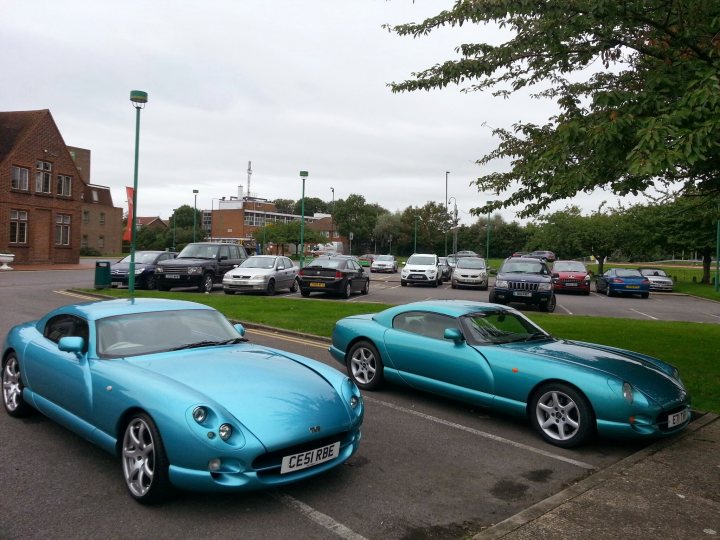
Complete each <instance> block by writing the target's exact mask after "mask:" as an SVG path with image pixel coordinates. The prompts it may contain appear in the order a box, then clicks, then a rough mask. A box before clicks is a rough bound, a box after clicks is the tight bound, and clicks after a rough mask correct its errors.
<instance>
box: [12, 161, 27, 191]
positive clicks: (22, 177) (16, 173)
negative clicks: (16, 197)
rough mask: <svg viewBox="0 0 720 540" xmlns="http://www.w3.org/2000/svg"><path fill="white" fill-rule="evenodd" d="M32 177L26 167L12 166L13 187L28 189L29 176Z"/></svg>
mask: <svg viewBox="0 0 720 540" xmlns="http://www.w3.org/2000/svg"><path fill="white" fill-rule="evenodd" d="M29 177H30V171H29V170H28V169H26V168H24V167H13V168H12V184H11V187H12V188H13V189H22V190H24V191H27V190H28V178H29Z"/></svg>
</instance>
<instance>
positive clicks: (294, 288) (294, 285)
mask: <svg viewBox="0 0 720 540" xmlns="http://www.w3.org/2000/svg"><path fill="white" fill-rule="evenodd" d="M297 290H298V281H297V279H293V282H292V285H290V292H291V293H296V292H297Z"/></svg>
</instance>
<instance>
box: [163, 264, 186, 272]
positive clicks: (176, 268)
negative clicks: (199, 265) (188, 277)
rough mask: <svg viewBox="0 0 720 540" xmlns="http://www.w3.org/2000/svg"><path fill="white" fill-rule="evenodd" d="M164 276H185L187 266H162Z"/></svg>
mask: <svg viewBox="0 0 720 540" xmlns="http://www.w3.org/2000/svg"><path fill="white" fill-rule="evenodd" d="M163 271H164V272H165V273H166V274H187V266H163Z"/></svg>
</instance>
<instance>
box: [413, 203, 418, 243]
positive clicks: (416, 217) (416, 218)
mask: <svg viewBox="0 0 720 540" xmlns="http://www.w3.org/2000/svg"><path fill="white" fill-rule="evenodd" d="M417 220H418V215H417V213H416V214H415V242H414V245H413V253H417Z"/></svg>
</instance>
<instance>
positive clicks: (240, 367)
mask: <svg viewBox="0 0 720 540" xmlns="http://www.w3.org/2000/svg"><path fill="white" fill-rule="evenodd" d="M138 365H139V366H140V367H142V368H144V369H147V370H150V371H153V372H155V373H157V374H160V375H162V376H164V377H166V378H169V379H172V380H174V381H176V382H178V383H180V384H183V385H185V386H187V387H189V388H192V389H193V390H194V391H195V392H200V393H202V394H204V395H205V396H206V397H207V400H208V401H210V402H215V403H217V404H219V405H220V406H221V407H224V408H225V409H226V410H227V411H228V412H229V413H230V414H232V415H233V416H234V417H235V418H237V419H238V420H239V421H240V422H241V423H242V424H243V425H244V426H245V427H246V428H247V429H249V430H250V431H251V432H252V433H253V434H254V435H255V436H256V437H257V438H258V439H259V440H260V441H261V442H262V443H263V445H264V446H265V448H267V449H268V450H269V451H272V450H275V449H278V448H281V447H282V446H284V445H286V444H287V441H288V440H297V441H301V440H304V439H309V438H310V427H315V426H320V427H321V429H322V431H323V432H326V433H332V432H337V431H344V430H347V429H350V427H351V419H350V415H349V412H348V409H347V407H346V406H345V404H344V402H343V399H342V397H341V396H339V395H338V393H337V392H336V391H335V389H334V388H333V386H332V385H331V384H330V383H329V382H328V381H327V380H326V379H325V378H323V377H322V376H321V375H320V374H319V373H318V372H316V371H314V370H312V369H311V368H310V367H308V366H305V365H303V364H302V363H300V362H298V361H295V360H293V359H292V358H289V357H287V356H284V355H282V354H280V353H279V352H277V351H273V350H270V349H264V348H261V347H253V346H248V345H243V346H240V347H230V346H226V347H213V348H199V349H192V350H188V351H181V352H174V353H170V354H167V353H165V354H161V355H158V356H156V357H154V358H152V359H145V360H142V361H140V362H138Z"/></svg>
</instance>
